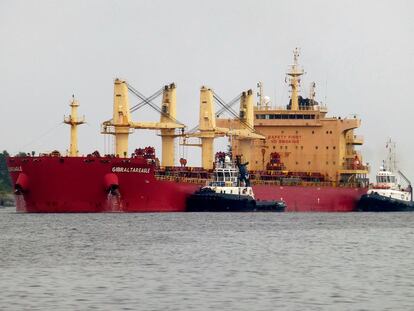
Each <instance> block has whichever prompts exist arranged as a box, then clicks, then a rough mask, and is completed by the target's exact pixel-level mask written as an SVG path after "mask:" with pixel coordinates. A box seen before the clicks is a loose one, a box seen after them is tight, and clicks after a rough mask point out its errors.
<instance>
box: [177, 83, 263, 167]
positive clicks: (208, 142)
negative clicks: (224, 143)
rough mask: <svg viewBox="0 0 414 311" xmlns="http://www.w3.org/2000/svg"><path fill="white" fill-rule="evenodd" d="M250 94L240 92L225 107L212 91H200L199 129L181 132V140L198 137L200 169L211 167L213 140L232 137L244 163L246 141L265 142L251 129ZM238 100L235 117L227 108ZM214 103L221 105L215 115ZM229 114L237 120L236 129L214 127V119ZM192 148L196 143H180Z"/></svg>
mask: <svg viewBox="0 0 414 311" xmlns="http://www.w3.org/2000/svg"><path fill="white" fill-rule="evenodd" d="M252 94H253V93H252V91H251V90H249V91H247V92H243V93H242V94H241V95H239V96H237V97H236V99H233V100H232V101H231V102H230V103H228V104H226V103H225V102H224V100H222V99H221V98H220V97H219V96H218V95H217V94H216V93H215V92H214V91H213V90H212V89H210V88H207V87H205V86H203V87H201V90H200V116H199V126H198V128H197V127H195V128H193V129H192V130H190V132H187V133H185V134H184V135H185V137H198V138H200V139H201V144H200V145H198V146H201V158H202V167H203V168H204V169H212V168H213V160H214V154H213V153H214V152H213V142H214V139H215V138H216V137H222V136H232V137H235V138H237V139H239V140H240V146H241V151H242V152H243V155H244V160H245V161H249V160H250V142H251V140H253V139H265V137H264V136H262V135H260V134H257V133H255V131H254V127H253V96H252ZM239 99H240V113H239V114H237V113H236V112H235V111H234V110H232V108H231V106H232V105H234V104H235V102H237V100H239ZM214 102H216V103H218V104H219V105H221V106H222V108H221V109H220V110H219V111H218V113H217V115H216V114H215V109H214V108H215V107H214ZM225 111H227V112H229V113H230V114H231V115H232V116H233V117H234V119H235V120H237V123H238V127H239V128H237V129H231V128H229V127H227V126H226V127H220V126H217V124H216V116H219V115H220V114H222V113H223V112H225ZM184 145H193V146H196V144H184Z"/></svg>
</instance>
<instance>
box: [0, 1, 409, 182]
mask: <svg viewBox="0 0 414 311" xmlns="http://www.w3.org/2000/svg"><path fill="white" fill-rule="evenodd" d="M412 12H414V2H413V1H408V0H406V1H403V0H396V1H391V0H390V1H382V0H379V1H378V0H377V1H368V0H367V1H362V0H359V1H352V0H348V1H332V0H330V1H329V0H326V1H322V0H316V1H306V0H304V1H291V0H287V1H259V0H244V1H231V0H228V1H216V0H209V1H198V0H192V1H190V0H188V1H184V0H176V1H158V0H151V1H126V0H124V1H102V0H101V1H85V0H70V1H65V0H64V1H43V0H39V1H18V0H17V1H16V0H13V1H11V0H10V1H9V0H0V91H1V100H0V117H1V122H0V149H1V150H4V149H6V150H8V151H9V152H11V153H16V152H18V151H26V152H29V151H32V150H35V151H36V152H43V151H51V150H54V149H58V150H61V151H64V150H66V149H68V144H69V128H68V127H67V126H66V125H64V124H62V120H63V115H64V114H66V115H68V114H69V111H70V107H69V102H70V99H71V96H72V94H75V96H76V98H77V99H78V100H79V102H80V105H81V106H80V109H79V113H80V114H81V115H85V117H86V120H87V124H86V125H82V126H81V127H80V128H79V149H80V152H81V153H82V154H87V153H90V152H92V151H93V150H96V149H98V150H100V151H102V152H103V151H105V150H104V149H105V148H108V145H109V142H108V140H105V139H104V136H103V135H101V134H100V123H101V122H102V121H104V120H107V119H110V118H111V113H112V102H113V81H114V79H115V78H116V77H119V78H122V79H125V80H127V81H128V82H129V83H130V84H131V85H133V86H134V87H135V88H136V89H138V90H140V91H141V92H142V93H144V94H146V95H151V94H152V93H153V92H155V91H157V90H158V89H160V88H161V87H162V86H163V85H165V84H169V83H171V82H175V83H176V85H177V105H178V107H177V119H178V120H179V121H181V122H183V123H185V124H186V125H188V127H189V128H192V127H193V126H195V125H196V124H197V122H198V108H199V90H200V87H201V86H202V85H207V86H209V87H211V88H213V89H214V91H215V92H216V93H218V94H219V95H220V96H221V97H222V98H223V99H225V100H226V101H229V100H231V99H232V98H234V97H235V96H237V95H238V94H239V93H240V92H241V91H243V90H247V89H249V88H255V85H256V82H257V81H262V82H263V85H264V93H265V94H266V95H268V96H269V97H270V98H271V100H272V103H273V104H275V105H279V106H280V105H286V103H287V101H288V96H289V93H288V86H287V84H286V83H285V81H284V80H285V72H286V70H287V66H288V65H290V64H291V62H292V51H293V49H294V48H295V47H299V48H300V51H301V55H300V59H299V61H300V63H301V64H302V66H303V67H304V69H305V71H306V74H305V76H304V77H303V79H302V91H303V93H304V94H305V95H307V94H308V86H309V84H310V82H312V81H315V82H316V87H317V88H316V98H317V100H319V101H322V102H324V103H326V104H327V105H328V109H329V115H330V116H341V117H346V116H350V115H353V114H356V115H357V116H358V117H359V118H361V119H362V126H361V127H360V128H359V129H358V130H357V131H356V134H358V135H362V136H363V137H364V139H365V143H364V145H363V146H362V147H359V149H360V150H361V152H362V154H363V156H364V161H365V162H368V163H369V164H370V165H371V168H372V172H373V173H375V171H376V170H377V169H378V167H379V165H380V164H381V160H382V159H383V158H385V155H386V150H385V142H386V141H387V140H388V139H389V138H390V137H391V138H392V139H393V140H394V141H395V142H396V144H397V159H398V164H399V167H400V168H401V169H402V170H403V171H404V172H405V173H406V174H407V175H408V176H409V177H412V178H414V162H413V161H410V160H411V155H412V154H414V144H413V143H412V135H413V130H414V122H413V120H412V118H413V112H414V108H413V106H414V100H413V96H412V88H413V87H414V78H413V75H412V73H413V72H414V19H413V18H412V16H411V15H412ZM159 101H160V99H158V103H159ZM130 102H131V105H133V104H135V103H137V100H136V99H135V98H133V97H132V96H130ZM236 108H237V107H236ZM158 118H159V116H157V115H156V114H155V112H153V111H151V110H150V109H149V108H145V109H141V110H138V111H137V112H135V113H134V114H133V119H134V120H135V121H156V120H157V119H158ZM216 144H217V148H221V146H223V145H225V141H223V139H219V140H217V143H216ZM148 145H153V146H155V147H156V148H158V150H159V148H160V138H159V137H158V136H157V135H156V133H155V132H153V131H143V130H139V131H135V133H134V134H133V135H132V136H130V151H132V150H133V148H134V147H135V146H137V147H139V146H148ZM181 149H182V148H181ZM181 149H178V148H177V157H180V156H181V155H182V152H183V151H182V150H181ZM184 155H185V156H186V157H188V158H189V164H192V165H200V162H201V159H200V158H201V152H200V150H198V149H196V148H194V147H193V148H188V149H186V150H184ZM413 181H414V180H413Z"/></svg>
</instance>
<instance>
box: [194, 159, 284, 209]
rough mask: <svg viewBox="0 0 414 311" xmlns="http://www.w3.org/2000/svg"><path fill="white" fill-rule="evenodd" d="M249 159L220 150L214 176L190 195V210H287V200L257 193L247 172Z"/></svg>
mask: <svg viewBox="0 0 414 311" xmlns="http://www.w3.org/2000/svg"><path fill="white" fill-rule="evenodd" d="M247 165H248V162H247V163H243V164H242V163H241V161H240V157H236V163H233V162H232V160H231V158H230V156H229V155H227V154H225V153H222V152H219V153H217V155H216V161H215V168H214V180H213V181H210V182H208V184H207V186H204V187H202V188H201V189H200V190H198V191H196V192H195V193H194V194H192V195H190V197H189V198H188V199H187V212H283V211H285V208H286V204H285V202H283V201H261V200H256V199H255V197H254V193H253V189H252V187H251V186H250V181H249V175H248V173H247V169H246V166H247Z"/></svg>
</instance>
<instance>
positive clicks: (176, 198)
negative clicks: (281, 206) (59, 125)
mask: <svg viewBox="0 0 414 311" xmlns="http://www.w3.org/2000/svg"><path fill="white" fill-rule="evenodd" d="M297 57H298V53H297V50H295V58H294V64H293V65H292V66H291V67H290V68H289V70H288V73H287V75H288V77H289V85H290V86H291V89H292V95H291V99H290V101H289V103H288V105H287V106H285V107H272V106H271V105H270V103H269V101H268V99H267V98H266V97H262V95H261V94H262V91H261V84H259V85H258V86H259V87H260V92H259V94H258V95H259V101H258V103H257V106H256V107H254V106H253V95H252V94H253V92H252V91H251V90H249V91H247V92H243V93H242V94H241V95H240V96H238V97H237V100H238V99H240V111H239V112H238V113H237V112H236V113H235V112H233V111H232V109H231V106H233V105H234V103H235V102H236V100H233V101H232V102H230V103H228V104H226V103H224V101H223V100H222V99H221V98H220V97H219V96H217V94H215V93H214V92H213V91H212V90H211V89H209V88H206V87H202V88H201V94H200V118H199V125H198V127H197V128H194V129H193V130H188V131H186V130H185V126H184V125H183V124H182V123H181V122H179V121H178V120H177V119H176V105H175V102H176V96H175V85H174V84H171V85H169V86H166V87H165V88H164V89H163V90H160V91H158V92H157V93H156V94H154V95H153V96H150V97H149V98H147V97H145V96H143V95H142V94H141V93H139V92H138V91H137V90H136V89H134V88H133V87H132V86H130V85H129V84H128V83H126V82H125V81H121V80H118V79H116V80H115V90H114V110H113V117H112V119H111V120H108V121H106V122H104V123H103V124H102V132H103V134H111V135H114V136H115V151H114V153H112V154H109V155H105V156H101V155H100V154H99V153H98V152H97V151H95V152H94V153H92V154H90V155H88V156H79V155H78V150H77V126H78V125H80V124H82V123H83V122H84V121H83V120H81V119H79V118H78V117H77V108H78V103H77V101H75V100H73V101H72V102H71V107H72V112H71V115H70V116H69V117H67V118H65V123H67V124H69V125H70V126H71V144H70V148H69V151H68V154H67V155H61V154H60V153H59V152H58V151H54V152H52V153H50V154H41V155H39V156H33V155H27V156H16V157H10V158H8V159H7V165H8V168H9V172H10V176H11V178H12V181H13V184H14V187H15V198H16V208H17V211H20V212H41V213H47V212H52V213H59V212H64V213H67V212H76V213H78V212H183V211H185V210H186V204H185V203H186V199H187V197H188V196H189V195H190V194H192V193H194V192H195V191H196V190H197V189H198V188H199V187H200V186H203V185H205V183H206V181H207V180H208V179H209V177H210V175H211V172H212V170H213V165H214V164H213V163H214V159H213V158H214V156H213V154H214V152H213V142H214V138H215V137H220V136H228V137H231V149H232V153H233V154H234V155H238V156H240V157H241V158H242V159H243V160H244V161H245V162H249V163H250V164H249V169H250V171H251V182H252V186H253V191H254V193H255V195H256V198H257V199H259V200H284V201H285V202H286V204H287V209H286V210H287V211H291V212H292V211H297V212H309V211H315V212H349V211H353V210H354V209H355V208H356V204H357V201H358V199H359V198H360V197H361V196H362V195H363V194H364V193H366V191H367V187H366V186H367V183H368V180H367V178H366V174H367V172H368V171H367V167H366V166H364V165H363V164H362V157H361V155H360V154H359V153H358V152H356V151H355V150H354V146H355V145H361V144H362V138H361V137H359V136H356V135H354V133H353V130H354V129H356V128H357V127H359V124H360V120H358V119H356V118H350V119H346V118H345V119H341V118H333V117H330V118H328V117H326V113H327V110H326V107H325V106H324V105H322V104H320V103H318V102H316V100H314V85H313V86H312V87H311V92H310V93H311V94H310V96H309V98H302V97H301V96H299V95H298V89H299V82H300V76H301V75H302V74H303V71H302V70H301V69H300V68H299V66H298V64H297ZM128 91H129V92H131V93H133V94H134V95H137V96H138V97H139V98H141V103H139V104H137V105H135V106H133V107H132V108H130V106H129V100H128ZM160 94H163V99H162V105H161V108H159V107H158V106H156V105H155V104H154V103H153V102H152V100H153V99H154V98H155V97H156V96H157V95H160ZM214 102H216V103H218V104H220V105H221V106H222V109H221V110H220V111H218V112H217V113H216V112H215V109H214ZM144 105H150V106H151V107H153V108H154V109H156V110H157V111H158V112H159V113H160V114H161V118H160V122H133V121H132V120H131V112H133V111H135V110H136V109H139V108H140V107H142V106H144ZM224 111H230V112H231V114H232V115H233V116H234V118H233V119H219V118H218V116H219V115H220V114H221V113H223V112H224ZM137 128H138V129H153V130H160V136H161V139H162V155H161V158H162V160H161V163H160V162H159V160H158V158H157V157H156V154H155V150H154V148H151V147H147V148H145V149H137V150H135V152H134V153H133V154H132V155H130V156H128V154H129V153H128V136H129V134H131V130H132V129H137ZM177 137H178V138H180V139H181V145H186V146H197V147H201V150H202V167H200V168H195V167H187V166H186V160H185V159H180V164H181V166H179V167H177V166H174V164H175V161H174V154H175V151H174V144H175V139H176V138H177ZM192 139H199V140H200V142H198V143H190V142H189V141H190V140H192Z"/></svg>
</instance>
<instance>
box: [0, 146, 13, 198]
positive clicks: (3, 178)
mask: <svg viewBox="0 0 414 311" xmlns="http://www.w3.org/2000/svg"><path fill="white" fill-rule="evenodd" d="M9 156H10V155H9V153H8V152H7V151H6V150H4V151H3V152H2V153H0V193H1V192H3V193H4V192H11V190H12V185H11V180H10V176H9V171H8V170H7V165H6V158H7V157H9Z"/></svg>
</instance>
